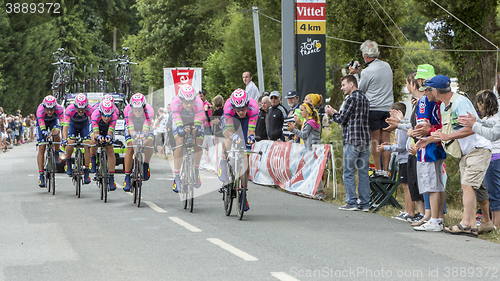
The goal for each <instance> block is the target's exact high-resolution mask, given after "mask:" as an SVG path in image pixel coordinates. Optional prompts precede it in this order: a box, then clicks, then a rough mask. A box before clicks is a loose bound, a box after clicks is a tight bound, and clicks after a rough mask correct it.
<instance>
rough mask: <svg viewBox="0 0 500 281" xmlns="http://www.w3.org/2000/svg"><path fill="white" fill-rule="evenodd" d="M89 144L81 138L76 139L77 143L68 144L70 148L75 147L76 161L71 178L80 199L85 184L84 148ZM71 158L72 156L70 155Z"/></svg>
mask: <svg viewBox="0 0 500 281" xmlns="http://www.w3.org/2000/svg"><path fill="white" fill-rule="evenodd" d="M85 145H87V146H88V144H84V143H83V140H82V138H81V137H77V138H75V143H71V144H68V146H75V150H74V153H75V161H74V163H73V164H74V166H75V167H73V168H72V169H71V178H72V179H73V183H74V184H75V188H76V196H78V198H80V196H81V190H82V184H83V167H82V166H85V157H84V155H83V152H82V148H83V147H84V146H85ZM70 157H71V155H70Z"/></svg>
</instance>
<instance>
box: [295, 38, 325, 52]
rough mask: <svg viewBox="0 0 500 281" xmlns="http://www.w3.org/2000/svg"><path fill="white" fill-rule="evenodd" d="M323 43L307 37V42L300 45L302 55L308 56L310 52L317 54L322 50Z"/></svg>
mask: <svg viewBox="0 0 500 281" xmlns="http://www.w3.org/2000/svg"><path fill="white" fill-rule="evenodd" d="M321 47H322V46H321V43H320V42H319V40H312V39H311V38H307V41H306V42H303V43H302V45H301V46H300V54H301V55H302V56H308V55H310V54H316V53H319V52H320V51H321Z"/></svg>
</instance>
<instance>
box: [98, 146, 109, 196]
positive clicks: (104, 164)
mask: <svg viewBox="0 0 500 281" xmlns="http://www.w3.org/2000/svg"><path fill="white" fill-rule="evenodd" d="M99 158H100V159H99V160H100V165H99V166H100V170H101V175H102V192H103V194H104V203H106V202H108V191H109V173H108V154H107V153H106V150H105V149H103V151H101V157H99Z"/></svg>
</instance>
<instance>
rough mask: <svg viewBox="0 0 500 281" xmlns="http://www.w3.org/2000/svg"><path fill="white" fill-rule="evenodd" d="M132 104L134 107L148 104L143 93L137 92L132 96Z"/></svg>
mask: <svg viewBox="0 0 500 281" xmlns="http://www.w3.org/2000/svg"><path fill="white" fill-rule="evenodd" d="M130 105H131V106H132V107H133V108H140V107H143V106H144V105H146V98H145V97H144V95H143V94H141V93H136V94H134V95H133V96H132V97H131V98H130Z"/></svg>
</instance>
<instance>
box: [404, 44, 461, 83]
mask: <svg viewBox="0 0 500 281" xmlns="http://www.w3.org/2000/svg"><path fill="white" fill-rule="evenodd" d="M405 47H406V48H415V49H427V50H428V51H425V50H424V51H422V50H408V49H407V50H406V54H407V55H408V56H409V57H410V59H411V61H413V63H414V64H415V65H416V66H418V65H419V64H425V63H428V64H431V65H432V66H434V71H435V73H436V75H446V76H448V77H456V75H457V74H456V72H455V69H454V65H453V64H452V63H451V62H450V60H449V57H448V56H449V54H448V53H445V52H440V51H434V50H431V48H430V45H429V42H427V40H425V41H420V42H414V41H410V43H406V45H405ZM422 59H423V60H422ZM403 69H404V72H405V73H406V74H409V73H411V72H414V71H416V68H415V66H414V65H413V64H412V63H411V62H410V60H409V59H408V58H407V57H406V56H405V58H404V59H403Z"/></svg>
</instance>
